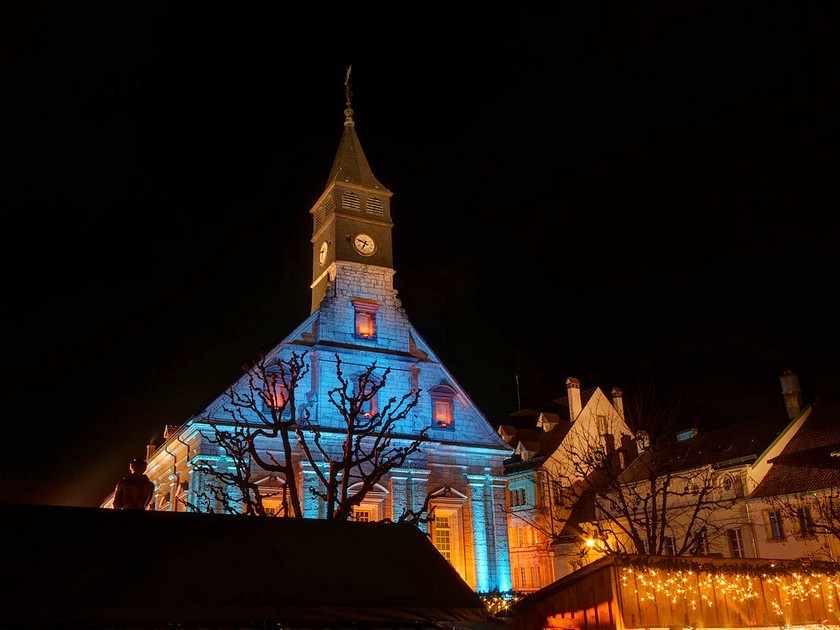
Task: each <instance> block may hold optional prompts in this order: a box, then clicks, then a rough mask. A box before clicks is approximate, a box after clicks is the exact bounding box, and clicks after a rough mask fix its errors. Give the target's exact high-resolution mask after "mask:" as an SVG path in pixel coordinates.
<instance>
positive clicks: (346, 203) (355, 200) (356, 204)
mask: <svg viewBox="0 0 840 630" xmlns="http://www.w3.org/2000/svg"><path fill="white" fill-rule="evenodd" d="M341 207H342V208H344V209H345V210H360V209H361V207H362V202H361V200H360V199H359V195H357V194H356V193H354V192H350V191H349V190H347V191H345V192H344V193H342V195H341Z"/></svg>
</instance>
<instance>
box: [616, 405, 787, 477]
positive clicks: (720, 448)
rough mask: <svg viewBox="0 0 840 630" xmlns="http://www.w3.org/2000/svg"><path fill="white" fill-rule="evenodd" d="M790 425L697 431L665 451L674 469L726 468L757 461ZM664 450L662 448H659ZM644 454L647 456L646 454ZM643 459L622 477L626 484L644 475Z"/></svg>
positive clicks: (765, 422)
mask: <svg viewBox="0 0 840 630" xmlns="http://www.w3.org/2000/svg"><path fill="white" fill-rule="evenodd" d="M786 424H787V418H784V417H779V418H771V419H767V418H760V419H757V420H750V421H748V422H739V423H736V424H732V425H729V426H725V427H720V428H717V429H712V430H707V431H698V432H697V434H696V435H695V436H694V437H691V438H689V439H687V440H677V439H676V438H674V440H673V441H669V442H667V443H666V445H664V448H663V451H664V452H666V453H673V455H674V457H675V459H674V460H673V461H674V462H675V463H676V469H675V470H690V469H692V468H697V467H698V466H703V465H715V466H717V467H720V468H725V467H727V466H730V465H733V466H734V465H737V464H740V463H746V462H750V461H752V460H754V459H756V458H757V457H758V456H759V455H761V453H763V452H764V450H765V449H766V448H767V447H768V446H769V445H770V444H771V443H772V442H773V440H775V439H776V437H777V436H778V435H779V433H780V432H781V431H782V429H783V428H784V427H785V425H786ZM660 448H662V447H660ZM643 455H644V454H643ZM641 459H642V458H640V459H639V460H636V462H634V463H633V464H631V465H630V466H628V468H627V470H626V471H625V472H624V473H623V474H622V477H623V478H624V480H625V481H633V480H637V479H638V478H639V475H645V474H646V471H645V470H643V469H644V466H642V465H641Z"/></svg>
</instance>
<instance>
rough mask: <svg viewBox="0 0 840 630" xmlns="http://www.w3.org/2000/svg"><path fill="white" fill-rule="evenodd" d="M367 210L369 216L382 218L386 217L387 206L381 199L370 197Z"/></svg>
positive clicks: (366, 205) (366, 206)
mask: <svg viewBox="0 0 840 630" xmlns="http://www.w3.org/2000/svg"><path fill="white" fill-rule="evenodd" d="M365 210H367V213H368V214H372V215H374V216H377V217H381V216H384V215H385V204H383V203H382V200H381V199H380V198H379V197H368V199H367V203H366V204H365Z"/></svg>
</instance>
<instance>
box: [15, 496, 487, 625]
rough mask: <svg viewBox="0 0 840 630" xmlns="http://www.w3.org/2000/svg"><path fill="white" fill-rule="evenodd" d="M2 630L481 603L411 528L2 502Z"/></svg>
mask: <svg viewBox="0 0 840 630" xmlns="http://www.w3.org/2000/svg"><path fill="white" fill-rule="evenodd" d="M0 573H2V576H3V584H4V586H3V587H2V588H0V627H2V628H19V627H27V628H82V627H84V628H119V629H122V628H138V629H144V628H206V629H208V630H209V629H216V628H226V629H229V630H232V629H235V628H257V627H259V628H265V627H281V626H283V627H286V628H296V627H301V628H328V627H329V628H335V627H345V628H350V627H373V626H379V627H392V628H394V627H399V628H408V627H422V626H423V625H431V624H437V623H440V622H457V621H481V620H483V619H484V618H485V616H484V608H483V606H482V603H481V600H480V599H479V597H478V596H477V595H476V594H475V593H474V592H473V591H472V589H470V587H469V586H468V585H467V584H466V583H465V582H464V581H463V580H462V579H461V578H460V577H459V576H458V574H457V573H456V572H455V570H454V569H453V568H452V567H451V566H450V565H449V563H447V562H446V560H445V559H444V558H443V557H442V556H441V555H440V554H439V553H438V551H437V550H436V549H435V548H434V546H433V545H432V544H431V542H430V541H429V540H428V538H427V537H426V536H425V535H424V534H423V533H422V532H420V531H419V530H418V529H417V528H416V527H414V526H410V525H389V524H380V523H337V522H330V521H322V520H311V519H302V520H293V519H278V518H257V517H246V516H227V515H214V514H184V513H171V512H139V511H138V512H132V511H115V510H106V509H100V508H77V507H64V506H46V505H10V504H5V505H0Z"/></svg>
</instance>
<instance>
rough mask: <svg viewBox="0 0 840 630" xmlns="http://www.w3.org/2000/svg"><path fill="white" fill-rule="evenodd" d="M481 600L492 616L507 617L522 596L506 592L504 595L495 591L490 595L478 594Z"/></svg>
mask: <svg viewBox="0 0 840 630" xmlns="http://www.w3.org/2000/svg"><path fill="white" fill-rule="evenodd" d="M478 596H479V598H481V601H482V602H483V603H484V607H485V608H486V609H487V612H488V613H490V614H491V615H492V616H494V617H495V616H505V614H507V613H508V612H509V611H510V609H511V607H512V606H513V605H514V604H515V603H516V602H518V601H519V600H520V599H522V595H520V594H518V593H515V592H514V591H506V592H504V593H499V592H497V591H493V592H490V593H478Z"/></svg>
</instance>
